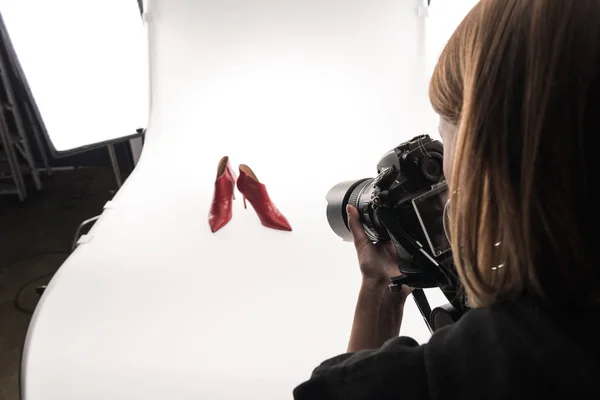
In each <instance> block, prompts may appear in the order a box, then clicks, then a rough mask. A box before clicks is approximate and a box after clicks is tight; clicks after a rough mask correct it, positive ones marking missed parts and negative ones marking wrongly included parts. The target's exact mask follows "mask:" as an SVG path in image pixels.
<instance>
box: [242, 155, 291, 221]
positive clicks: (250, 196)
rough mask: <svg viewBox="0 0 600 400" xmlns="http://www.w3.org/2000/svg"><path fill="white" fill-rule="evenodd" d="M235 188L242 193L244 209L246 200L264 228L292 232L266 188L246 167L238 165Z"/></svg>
mask: <svg viewBox="0 0 600 400" xmlns="http://www.w3.org/2000/svg"><path fill="white" fill-rule="evenodd" d="M237 187H238V189H239V191H240V192H241V193H242V196H243V199H244V207H246V199H247V200H248V201H249V202H250V204H252V207H253V208H254V211H256V214H257V215H258V218H259V219H260V222H261V223H262V224H263V225H264V226H266V227H267V228H272V229H279V230H282V231H291V230H292V227H291V226H290V223H289V222H288V220H287V219H286V218H285V217H284V216H283V214H282V213H281V212H280V211H279V210H278V209H277V207H275V204H273V202H272V201H271V199H270V198H269V193H268V192H267V188H266V186H265V185H263V184H262V183H260V182H259V180H258V178H257V177H256V175H255V174H254V172H253V171H252V170H251V169H250V167H248V166H247V165H244V164H240V176H239V178H238V181H237Z"/></svg>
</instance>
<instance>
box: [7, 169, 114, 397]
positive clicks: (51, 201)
mask: <svg viewBox="0 0 600 400" xmlns="http://www.w3.org/2000/svg"><path fill="white" fill-rule="evenodd" d="M43 185H44V188H43V191H42V192H40V193H30V196H29V197H28V198H27V199H26V200H25V201H24V202H23V203H21V202H19V201H18V199H17V198H16V197H12V196H2V197H0V399H1V400H17V399H19V398H20V396H19V368H20V357H21V351H22V348H23V343H24V340H25V334H26V332H27V327H28V325H29V320H30V317H31V312H32V310H33V309H34V308H35V305H36V303H37V300H38V295H37V294H36V288H37V287H39V286H42V285H45V284H47V283H48V282H49V280H50V279H51V277H52V275H53V274H54V272H56V270H57V269H58V268H59V267H60V265H61V264H62V262H63V261H64V260H65V259H66V258H67V257H68V254H69V252H70V247H71V245H72V241H73V239H74V235H75V233H76V230H77V227H78V226H79V225H80V224H81V222H83V221H84V220H86V219H88V218H91V217H93V216H96V215H98V214H99V213H100V212H101V211H102V207H103V206H104V204H105V203H106V202H107V201H108V200H110V198H111V197H112V196H113V194H114V190H115V188H116V187H115V183H114V179H113V175H112V171H111V170H110V169H108V168H79V169H76V170H71V171H58V172H55V173H54V174H53V176H43Z"/></svg>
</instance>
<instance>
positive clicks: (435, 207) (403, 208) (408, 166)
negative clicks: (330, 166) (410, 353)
mask: <svg viewBox="0 0 600 400" xmlns="http://www.w3.org/2000/svg"><path fill="white" fill-rule="evenodd" d="M377 173H378V175H377V177H375V178H367V179H360V180H356V181H346V182H342V183H339V184H338V185H336V186H334V187H333V188H332V189H331V190H330V191H329V193H328V194H327V196H326V198H327V201H328V206H327V219H328V221H329V224H330V226H331V228H332V229H333V231H334V232H335V233H336V234H338V236H340V237H342V239H344V240H346V241H351V240H352V234H351V233H350V230H349V229H348V225H347V219H348V216H347V213H346V205H347V204H350V205H353V206H355V207H356V208H357V209H358V211H359V214H360V219H361V223H362V226H363V229H364V231H365V233H366V234H367V236H368V237H369V239H371V240H372V241H373V242H378V241H391V242H392V243H393V244H394V246H395V248H396V250H397V252H398V255H399V257H400V262H399V265H398V268H399V274H398V275H399V276H398V277H395V278H393V279H392V280H391V282H390V289H391V290H399V289H400V287H401V286H402V285H408V286H410V287H412V288H415V290H413V296H414V298H415V301H416V302H417V305H418V307H419V309H420V311H421V313H422V314H423V317H424V318H425V320H426V322H427V324H428V326H429V328H430V330H432V331H433V330H436V329H438V328H439V327H441V326H444V325H447V324H448V323H451V322H453V321H456V320H457V319H458V318H459V317H460V316H461V315H462V313H464V311H465V310H466V307H465V302H464V301H463V299H462V296H461V294H460V291H459V285H460V283H459V280H458V277H457V275H456V270H455V267H454V264H453V261H452V251H451V248H450V243H449V241H448V238H447V235H446V231H445V223H444V219H445V218H447V215H446V212H445V211H446V205H447V203H448V185H447V184H446V181H445V179H444V173H443V147H442V143H441V142H439V141H436V140H433V139H431V138H430V137H429V136H428V135H420V136H416V137H414V138H413V139H411V140H409V141H407V142H405V143H402V144H400V145H399V146H397V147H396V148H394V149H393V150H390V151H389V152H387V153H386V154H385V155H384V156H383V157H382V158H381V160H380V161H379V163H378V164H377ZM432 287H439V288H440V289H441V290H442V292H443V293H444V294H445V296H446V298H447V299H448V300H449V302H450V303H449V304H447V305H445V306H443V307H439V308H437V309H435V310H433V311H432V310H431V309H430V307H429V303H428V301H427V298H426V297H425V294H424V292H423V291H422V289H424V288H432Z"/></svg>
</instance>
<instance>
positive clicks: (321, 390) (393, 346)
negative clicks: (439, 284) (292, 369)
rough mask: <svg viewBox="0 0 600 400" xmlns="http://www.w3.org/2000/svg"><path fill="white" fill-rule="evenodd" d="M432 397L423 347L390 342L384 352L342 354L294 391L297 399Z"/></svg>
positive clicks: (400, 339) (412, 342)
mask: <svg viewBox="0 0 600 400" xmlns="http://www.w3.org/2000/svg"><path fill="white" fill-rule="evenodd" d="M399 396H401V397H402V399H403V400H411V399H425V398H428V397H429V396H428V389H427V374H426V371H425V359H424V349H423V346H419V344H418V343H417V342H416V341H415V340H414V339H412V338H409V337H398V338H394V339H390V340H389V341H388V342H386V343H385V344H384V345H383V346H382V347H381V348H380V349H377V350H363V351H359V352H357V353H348V354H342V355H339V356H337V357H334V358H332V359H329V360H327V361H325V362H323V363H322V364H321V365H319V366H318V367H317V368H316V369H315V370H314V372H313V374H312V377H311V378H310V380H308V381H306V382H304V383H302V384H301V385H300V386H298V387H297V388H296V389H295V390H294V399H295V400H305V399H306V400H308V399H310V400H325V399H328V400H329V399H345V400H355V399H378V400H384V399H397V398H399Z"/></svg>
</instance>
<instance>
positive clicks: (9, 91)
mask: <svg viewBox="0 0 600 400" xmlns="http://www.w3.org/2000/svg"><path fill="white" fill-rule="evenodd" d="M0 74H1V75H2V83H3V84H4V91H5V93H6V96H7V98H8V103H9V104H7V105H5V107H4V108H5V110H10V111H11V112H12V114H13V116H14V120H15V125H16V127H17V132H16V133H17V135H18V137H19V142H20V143H18V145H20V146H22V148H19V150H21V153H22V155H23V158H24V159H25V161H26V162H27V165H28V166H29V170H30V173H31V177H32V178H33V182H34V183H35V188H36V189H37V190H42V181H41V180H40V175H39V174H38V172H37V169H36V168H35V160H34V159H33V154H32V153H31V147H29V140H28V139H27V131H26V129H25V126H24V125H23V119H22V118H23V115H22V114H21V111H20V110H19V104H18V103H17V99H16V97H15V93H14V91H13V88H12V84H11V82H10V78H9V77H8V76H7V74H6V63H5V62H4V60H2V58H1V57H0Z"/></svg>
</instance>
